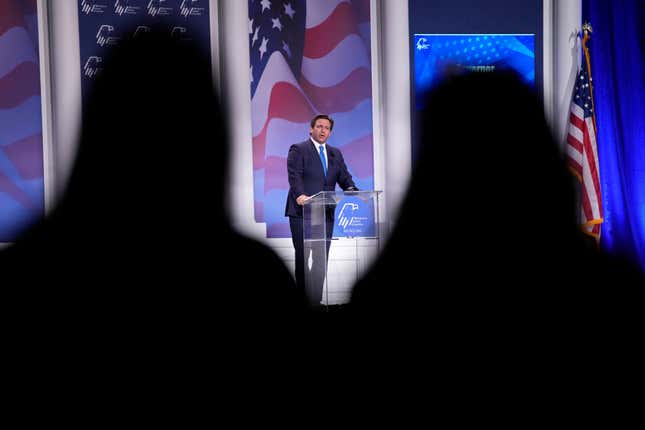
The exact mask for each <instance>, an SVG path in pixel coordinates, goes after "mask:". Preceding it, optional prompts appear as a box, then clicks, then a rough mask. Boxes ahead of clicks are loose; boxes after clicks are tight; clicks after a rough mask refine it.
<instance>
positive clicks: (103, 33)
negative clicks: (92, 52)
mask: <svg viewBox="0 0 645 430" xmlns="http://www.w3.org/2000/svg"><path fill="white" fill-rule="evenodd" d="M113 32H114V27H113V26H111V25H107V24H103V25H101V27H99V31H98V33H96V44H97V45H99V46H105V45H116V44H117V42H118V41H119V37H115V36H110V34H112V33H113Z"/></svg>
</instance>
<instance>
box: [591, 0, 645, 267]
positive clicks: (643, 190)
mask: <svg viewBox="0 0 645 430" xmlns="http://www.w3.org/2000/svg"><path fill="white" fill-rule="evenodd" d="M582 17H583V20H584V21H589V22H590V23H591V25H592V27H593V33H592V35H591V43H590V45H589V46H590V56H591V74H592V79H593V89H594V99H595V108H596V121H597V128H598V134H597V138H598V158H599V161H600V180H601V186H602V196H603V205H604V219H605V222H604V223H603V225H602V233H601V247H603V248H604V249H606V250H607V251H609V252H611V253H615V254H620V255H623V256H626V257H628V258H630V259H631V260H633V261H635V262H636V263H639V264H640V266H641V267H642V268H643V270H645V28H643V25H644V24H645V1H643V0H621V1H612V0H583V1H582Z"/></svg>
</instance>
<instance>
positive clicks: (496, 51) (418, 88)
mask: <svg viewBox="0 0 645 430" xmlns="http://www.w3.org/2000/svg"><path fill="white" fill-rule="evenodd" d="M413 46H414V85H415V93H416V95H417V97H416V100H417V107H421V106H419V103H420V102H421V100H422V99H423V98H422V97H420V95H421V94H423V93H424V92H426V91H427V90H428V89H429V88H430V87H432V85H434V84H435V83H436V82H437V81H438V80H439V79H440V78H441V76H442V74H443V73H444V72H445V71H447V70H450V71H453V72H454V71H455V70H460V69H463V70H464V71H474V72H492V71H495V70H514V71H516V72H517V73H518V74H519V75H520V76H521V77H522V78H524V80H526V81H527V82H529V83H531V84H532V85H534V84H535V35H533V34H415V35H414V45H413Z"/></svg>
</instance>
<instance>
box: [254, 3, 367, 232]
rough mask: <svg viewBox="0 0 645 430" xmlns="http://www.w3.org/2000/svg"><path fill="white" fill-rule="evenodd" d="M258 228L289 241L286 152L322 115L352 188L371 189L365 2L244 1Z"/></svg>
mask: <svg viewBox="0 0 645 430" xmlns="http://www.w3.org/2000/svg"><path fill="white" fill-rule="evenodd" d="M248 34H249V52H250V60H251V64H250V79H251V114H252V127H253V133H252V135H253V175H254V176H253V179H254V202H255V221H256V222H258V223H266V226H267V237H270V238H272V237H276V238H278V237H289V236H290V232H289V223H288V221H287V218H285V216H284V207H285V201H286V197H287V192H288V189H289V183H288V180H287V165H286V157H287V153H288V150H289V146H291V145H292V144H294V143H298V142H302V141H304V140H306V139H308V137H309V121H310V120H311V118H312V117H313V116H315V115H316V114H319V113H325V114H328V115H330V116H331V117H332V118H333V119H334V121H335V123H334V129H333V132H332V134H331V137H330V139H329V144H330V145H332V146H336V147H339V148H340V149H341V150H342V151H343V155H344V158H345V161H346V163H347V167H348V168H349V170H350V173H351V174H352V176H353V177H354V182H355V183H356V185H357V186H358V187H359V188H360V189H363V190H370V189H373V188H374V164H373V134H372V79H371V60H370V59H371V53H370V50H371V41H370V2H369V0H354V1H349V0H306V1H305V0H282V1H280V0H249V22H248Z"/></svg>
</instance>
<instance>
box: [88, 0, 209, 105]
mask: <svg viewBox="0 0 645 430" xmlns="http://www.w3.org/2000/svg"><path fill="white" fill-rule="evenodd" d="M78 12H79V13H78V22H79V29H78V31H79V41H80V54H81V69H82V71H83V73H82V76H83V79H82V82H81V91H82V97H83V100H85V97H86V96H87V94H88V93H89V90H90V88H91V86H92V84H93V82H94V78H95V77H96V76H97V75H98V74H99V73H100V72H101V69H102V67H103V64H102V63H103V59H104V58H107V57H108V56H109V52H110V50H111V49H112V48H113V47H114V46H116V45H118V44H119V43H120V42H121V41H124V40H128V39H131V38H135V37H138V36H140V35H141V34H143V33H146V32H149V31H150V30H151V28H153V27H157V28H159V27H160V26H163V27H161V28H162V31H168V34H170V35H171V36H172V37H173V38H175V39H177V40H181V41H189V40H190V41H195V42H197V43H198V44H200V45H201V46H203V47H204V52H210V23H209V4H208V0H78ZM83 104H85V103H83Z"/></svg>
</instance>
